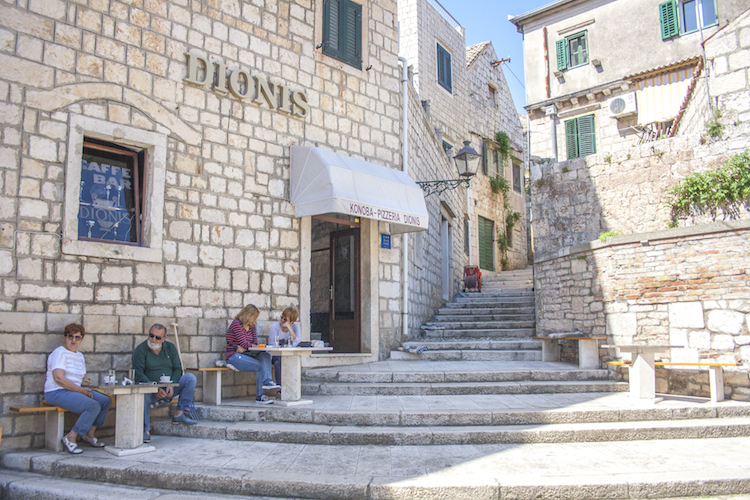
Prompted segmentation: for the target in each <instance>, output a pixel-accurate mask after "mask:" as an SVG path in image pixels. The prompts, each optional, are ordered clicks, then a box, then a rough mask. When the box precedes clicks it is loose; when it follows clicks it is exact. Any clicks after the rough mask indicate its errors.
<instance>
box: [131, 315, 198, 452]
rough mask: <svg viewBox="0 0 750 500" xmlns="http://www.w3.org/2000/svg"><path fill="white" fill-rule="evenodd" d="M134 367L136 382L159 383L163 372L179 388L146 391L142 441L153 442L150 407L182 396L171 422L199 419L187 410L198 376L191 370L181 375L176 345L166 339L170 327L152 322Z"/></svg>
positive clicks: (193, 422) (134, 361) (136, 350)
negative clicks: (192, 416) (150, 392)
mask: <svg viewBox="0 0 750 500" xmlns="http://www.w3.org/2000/svg"><path fill="white" fill-rule="evenodd" d="M132 362H133V369H134V370H135V380H134V381H133V382H134V383H136V384H143V383H146V384H147V383H150V382H157V383H158V382H159V379H160V378H161V377H162V376H163V375H167V376H169V378H170V379H171V380H172V382H174V381H175V380H176V381H177V384H178V385H177V387H163V388H159V391H158V392H156V393H154V394H145V401H144V402H145V404H144V405H143V442H144V443H149V442H151V419H150V416H149V413H150V410H151V408H156V407H158V406H161V405H163V404H167V403H169V402H171V401H172V399H173V398H174V397H175V396H178V395H179V396H180V399H179V402H178V403H177V410H176V411H175V413H174V416H173V417H172V422H174V423H178V424H186V425H194V424H196V423H198V422H197V420H195V419H192V418H190V417H189V416H188V415H187V414H186V413H185V410H190V409H191V408H193V394H194V393H195V385H196V383H197V379H196V378H195V375H193V374H192V373H186V374H184V375H183V374H182V363H181V362H180V356H179V354H178V352H177V347H175V345H174V344H173V343H171V342H169V341H167V327H166V326H164V325H160V324H159V323H157V324H155V325H153V326H152V327H151V329H149V331H148V339H146V340H145V341H143V342H142V343H140V344H139V345H138V347H136V348H135V350H134V351H133V356H132Z"/></svg>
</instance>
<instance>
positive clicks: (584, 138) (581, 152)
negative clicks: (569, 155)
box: [578, 115, 596, 156]
mask: <svg viewBox="0 0 750 500" xmlns="http://www.w3.org/2000/svg"><path fill="white" fill-rule="evenodd" d="M594 153H596V129H595V127H594V115H586V116H581V117H579V118H578V156H586V155H590V154H594Z"/></svg>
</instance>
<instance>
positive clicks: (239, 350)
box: [217, 304, 280, 404]
mask: <svg viewBox="0 0 750 500" xmlns="http://www.w3.org/2000/svg"><path fill="white" fill-rule="evenodd" d="M259 315H260V311H258V308H257V307H255V306H254V305H252V304H248V305H246V306H245V307H243V308H242V310H241V311H240V312H239V313H237V316H235V318H234V321H232V323H231V324H230V325H229V328H228V329H227V347H226V356H225V357H226V366H227V367H229V368H231V369H232V370H234V371H243V372H257V373H256V375H255V386H256V387H255V402H256V403H260V404H271V403H273V401H271V400H270V399H268V396H266V395H265V394H263V391H264V390H270V389H278V388H279V387H280V386H279V385H277V384H274V383H273V380H271V355H270V354H268V353H267V352H246V351H247V349H248V348H250V347H255V346H256V345H257V344H258V335H257V333H256V332H255V322H256V321H257V320H258V316H259ZM217 365H221V362H220V361H219V362H217Z"/></svg>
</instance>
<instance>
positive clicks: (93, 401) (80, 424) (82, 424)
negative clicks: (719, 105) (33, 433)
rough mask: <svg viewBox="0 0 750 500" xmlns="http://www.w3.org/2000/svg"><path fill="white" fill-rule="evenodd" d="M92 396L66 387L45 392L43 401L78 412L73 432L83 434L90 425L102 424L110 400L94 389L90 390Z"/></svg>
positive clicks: (98, 425) (97, 425) (87, 430)
mask: <svg viewBox="0 0 750 500" xmlns="http://www.w3.org/2000/svg"><path fill="white" fill-rule="evenodd" d="M91 394H92V395H93V397H91V398H90V397H88V396H86V395H85V394H81V393H80V392H73V391H69V390H67V389H60V390H58V391H52V392H45V393H44V401H46V402H47V404H49V405H53V406H59V407H60V408H65V409H66V410H68V411H70V412H73V413H78V415H79V417H78V420H76V423H75V425H74V426H73V432H76V433H78V434H80V435H81V436H83V435H84V434H86V433H88V432H89V429H91V426H92V425H93V426H94V427H101V426H102V425H104V419H105V418H107V412H108V411H109V405H110V403H111V402H112V401H111V400H110V399H109V396H105V395H104V394H102V393H100V392H96V391H91Z"/></svg>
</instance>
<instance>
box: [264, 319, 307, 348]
mask: <svg viewBox="0 0 750 500" xmlns="http://www.w3.org/2000/svg"><path fill="white" fill-rule="evenodd" d="M292 330H293V331H294V334H295V335H296V336H297V338H296V339H294V340H293V341H292V345H294V346H296V345H297V344H299V343H300V341H301V340H302V332H301V331H300V328H299V325H298V324H297V323H294V324H292ZM277 337H278V339H279V340H282V339H283V340H287V341H288V340H289V337H291V335H289V332H285V331H284V330H282V329H281V324H279V322H278V321H277V322H276V323H274V324H273V326H271V331H270V332H269V333H268V345H276V344H277V342H276V338H277Z"/></svg>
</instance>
